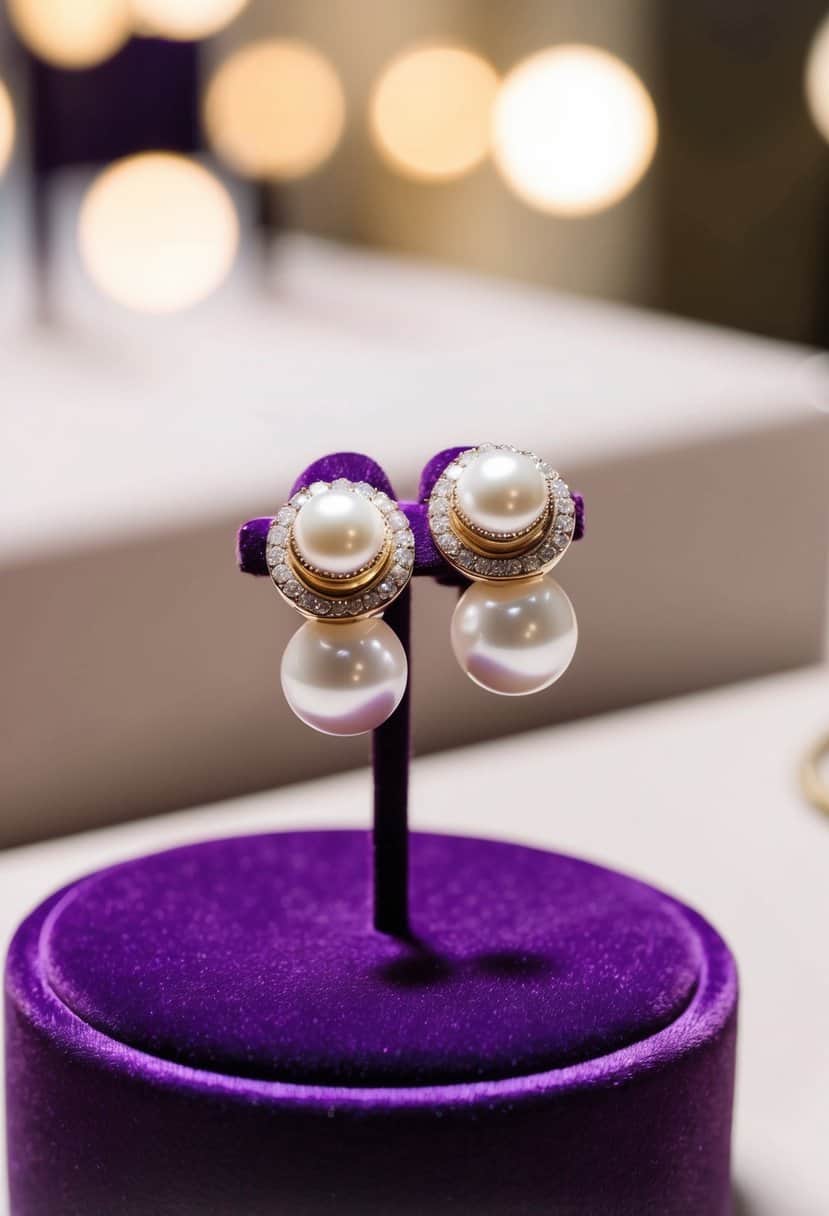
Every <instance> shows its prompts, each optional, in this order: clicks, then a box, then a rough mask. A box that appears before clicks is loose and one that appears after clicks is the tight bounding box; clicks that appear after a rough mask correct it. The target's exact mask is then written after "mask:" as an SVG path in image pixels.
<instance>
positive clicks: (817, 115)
mask: <svg viewBox="0 0 829 1216" xmlns="http://www.w3.org/2000/svg"><path fill="white" fill-rule="evenodd" d="M805 86H806V101H807V102H808V104H809V111H810V113H811V115H812V121H813V122H814V124H815V126H816V127H817V129H818V131H820V133H821V135H822V136H823V138H824V139H826V140H829V17H826V18H825V19H824V21H822V22H821V24H820V25H819V26H818V28H817V30H816V32H815V36H814V38H813V39H812V43H811V46H810V47H809V54H808V56H807V58H806V79H805Z"/></svg>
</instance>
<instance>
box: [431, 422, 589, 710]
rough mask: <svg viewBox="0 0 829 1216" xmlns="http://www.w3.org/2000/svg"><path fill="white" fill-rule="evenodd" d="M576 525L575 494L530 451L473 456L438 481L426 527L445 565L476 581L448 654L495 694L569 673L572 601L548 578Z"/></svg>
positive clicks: (460, 607)
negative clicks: (451, 652) (567, 671)
mask: <svg viewBox="0 0 829 1216" xmlns="http://www.w3.org/2000/svg"><path fill="white" fill-rule="evenodd" d="M575 524H576V516H575V506H574V503H573V499H572V497H571V495H570V491H569V489H568V487H567V485H566V484H565V483H564V481H563V480H562V479H561V478H560V477H559V475H558V473H557V472H556V471H555V470H554V469H553V468H551V466H550V465H549V464H547V462H546V461H544V460H541V459H540V458H539V457H538V456H536V455H534V454H533V453H532V452H524V451H520V450H519V449H518V448H513V447H509V446H507V445H503V444H489V443H487V444H483V445H481V446H480V447H476V448H470V449H468V450H467V451H465V452H463V453H462V454H461V455H460V456H458V457H457V458H456V459H455V460H453V461H452V462H451V463H450V464H449V465H448V466H447V468H446V469H444V471H443V473H442V475H441V476H440V477H439V478H438V481H437V482H436V484H435V486H434V489H433V490H432V493H431V495H430V498H429V526H430V529H431V532H432V536H433V538H434V540H435V544H436V545H437V547H438V549H439V550H440V552H441V554H442V555H443V557H444V558H445V559H446V561H447V562H448V563H449V565H450V566H452V567H453V568H454V569H455V570H457V571H458V572H459V573H460V574H462V575H464V576H465V577H466V578H468V579H471V580H472V583H473V585H472V586H471V587H469V588H468V589H467V590H466V591H465V592H464V594H463V595H462V596H461V598H460V600H459V601H458V604H457V607H456V608H455V612H454V615H453V617H452V631H451V637H452V648H453V650H454V652H455V656H456V658H457V659H458V662H459V663H460V665H461V667H462V668H463V669H464V671H465V672H466V673H467V675H468V676H469V677H470V678H471V679H472V680H474V681H475V683H476V684H480V685H481V687H482V688H486V689H488V690H489V691H490V692H495V693H502V694H505V695H507V696H521V695H522V694H525V693H531V692H540V691H541V689H543V688H547V687H549V685H550V684H552V683H554V682H555V681H556V680H557V679H558V678H559V677H560V676H562V675H563V674H564V672H565V671H566V670H567V668H568V666H569V664H570V660H571V659H572V657H573V654H574V653H575V649H576V642H577V639H578V626H577V624H576V614H575V612H574V611H573V605H572V604H571V603H570V599H569V597H568V596H567V594H566V593H565V592H564V590H563V589H562V588H561V587H560V586H559V584H558V583H557V582H556V581H555V579H553V578H552V577H550V574H549V571H550V570H552V568H553V566H555V565H556V563H557V562H558V561H560V560H561V558H562V557H563V556H564V553H565V552H566V550H567V548H568V546H569V545H570V542H571V541H572V539H573V532H574V529H575Z"/></svg>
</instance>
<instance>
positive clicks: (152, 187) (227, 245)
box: [78, 152, 239, 313]
mask: <svg viewBox="0 0 829 1216" xmlns="http://www.w3.org/2000/svg"><path fill="white" fill-rule="evenodd" d="M238 242H239V221H238V218H237V215H236V210H235V208H234V206H233V203H232V201H231V198H230V195H229V194H228V192H227V191H226V190H225V188H224V186H223V185H222V184H221V182H219V181H218V180H217V179H216V178H215V177H214V176H213V175H212V174H211V173H209V172H208V171H207V170H206V169H204V168H202V166H201V165H198V164H196V163H195V161H192V160H188V159H187V158H186V157H184V156H176V155H173V154H171V153H166V152H145V153H142V154H140V155H138V156H128V157H126V158H124V159H123V160H120V161H116V163H115V164H114V165H111V166H110V167H109V168H108V169H105V170H104V171H103V172H102V173H101V174H100V175H99V176H98V177H97V178H96V179H95V181H94V182H93V183H92V185H91V186H90V188H89V190H88V191H87V194H86V196H85V198H84V200H83V203H82V206H81V213H80V219H79V222H78V244H79V247H80V252H81V259H82V261H83V263H84V266H85V267H86V270H87V272H88V273H89V275H90V278H91V279H92V280H93V282H94V283H95V284H96V286H97V287H98V288H99V289H100V290H101V291H102V292H103V293H104V294H105V295H108V296H110V297H111V298H112V299H114V300H117V301H118V302H119V303H120V304H124V305H125V306H126V307H128V308H133V309H137V310H138V311H140V312H153V313H166V312H176V311H178V310H179V309H183V308H189V307H190V306H191V305H193V304H196V303H197V302H198V301H199V300H202V299H204V298H205V296H208V295H209V294H210V293H211V292H212V291H213V290H214V289H215V288H216V287H218V285H219V284H220V283H221V282H222V280H223V279H224V278H225V276H226V275H227V273H228V271H229V270H230V268H231V266H232V264H233V259H234V256H235V253H236V248H237V245H238Z"/></svg>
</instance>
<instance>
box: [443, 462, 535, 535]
mask: <svg viewBox="0 0 829 1216" xmlns="http://www.w3.org/2000/svg"><path fill="white" fill-rule="evenodd" d="M455 492H456V495H457V499H456V501H457V505H458V507H459V508H460V510H461V513H462V514H463V515H464V516H465V517H466V518H467V519H468V520H469V522H470V523H471V524H472V526H473V528H478V529H480V530H481V531H482V532H496V533H509V532H521V531H523V529H524V528H529V527H530V526H531V525H532V524H533V523H535V521H536V520H537V519H538V517H539V516H540V515H541V514H542V513H543V511H544V508H545V507H546V505H547V498H548V493H547V482H546V480H545V478H544V474H543V473H542V472H541V470H540V469H538V468H536V465H535V461H534V460H533V459H532V458H531V457H529V456H522V455H521V453H520V452H509V451H494V452H482V453H481V455H480V456H478V457H476V459H475V460H473V461H472V463H471V464H469V465H467V467H466V468H465V469H464V471H463V472H462V473H461V475H460V477H459V478H458V481H457V489H456V491H455Z"/></svg>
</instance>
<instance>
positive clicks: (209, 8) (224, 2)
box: [132, 0, 248, 42]
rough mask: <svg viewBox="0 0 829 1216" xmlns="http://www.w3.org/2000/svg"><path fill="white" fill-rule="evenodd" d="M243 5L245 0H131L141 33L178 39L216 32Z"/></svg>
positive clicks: (204, 36)
mask: <svg viewBox="0 0 829 1216" xmlns="http://www.w3.org/2000/svg"><path fill="white" fill-rule="evenodd" d="M247 4H248V0H132V8H133V12H134V14H135V23H136V26H137V28H138V29H139V30H140V31H141V33H142V34H155V35H158V36H159V37H162V38H173V39H176V40H178V41H182V42H190V41H195V40H196V39H197V38H209V37H210V35H211V34H216V33H218V31H219V30H222V29H224V27H225V26H226V25H229V24H230V22H231V21H233V20H235V18H236V17H238V16H239V14H240V13H241V11H242V9H243V8H246V7H247Z"/></svg>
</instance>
